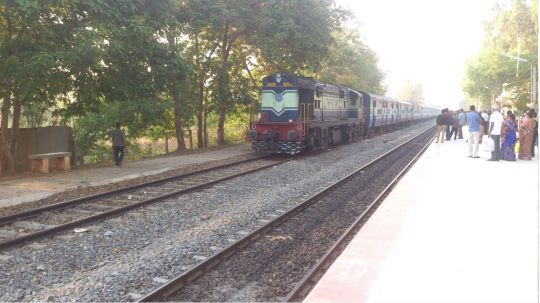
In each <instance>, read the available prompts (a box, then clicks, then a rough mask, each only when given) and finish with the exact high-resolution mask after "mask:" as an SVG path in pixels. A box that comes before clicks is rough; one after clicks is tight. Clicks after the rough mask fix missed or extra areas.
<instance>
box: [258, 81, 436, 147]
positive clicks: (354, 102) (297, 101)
mask: <svg viewBox="0 0 540 303" xmlns="http://www.w3.org/2000/svg"><path fill="white" fill-rule="evenodd" d="M262 82H263V83H262V89H261V108H260V113H259V115H260V116H259V119H258V121H257V122H256V123H254V124H253V125H252V126H251V129H250V131H249V137H250V140H251V143H252V148H253V149H254V150H255V151H256V152H258V153H284V154H292V155H294V154H298V153H300V152H302V151H304V150H308V151H310V150H311V151H316V150H322V149H326V148H327V147H328V146H329V145H332V144H336V143H346V142H351V141H354V140H358V139H360V138H362V137H364V136H368V135H370V134H372V133H374V132H378V131H381V130H384V129H387V128H395V127H399V126H402V125H405V124H410V123H412V122H417V121H421V120H425V119H430V118H433V117H435V116H436V115H437V114H438V109H436V108H433V107H428V106H424V105H420V104H417V103H415V102H412V101H400V100H396V99H393V98H389V97H384V96H377V95H374V94H370V93H367V92H363V91H356V90H354V89H352V88H349V87H346V86H339V85H334V84H329V83H322V82H319V81H316V80H314V79H313V78H309V77H302V76H297V75H293V74H289V73H275V74H272V75H269V76H267V77H265V78H264V79H263V81H262Z"/></svg>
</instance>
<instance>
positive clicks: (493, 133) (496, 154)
mask: <svg viewBox="0 0 540 303" xmlns="http://www.w3.org/2000/svg"><path fill="white" fill-rule="evenodd" d="M503 122H504V117H503V115H502V114H501V113H500V112H499V106H497V105H495V106H493V112H492V113H491V115H490V116H489V133H488V134H489V135H488V136H489V137H490V138H491V139H493V143H495V150H494V151H492V152H491V159H489V160H488V161H499V159H500V157H501V128H502V124H503Z"/></svg>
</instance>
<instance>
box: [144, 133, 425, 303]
mask: <svg viewBox="0 0 540 303" xmlns="http://www.w3.org/2000/svg"><path fill="white" fill-rule="evenodd" d="M432 130H433V128H430V129H427V130H425V131H424V132H422V133H420V134H418V135H416V136H414V137H413V138H411V139H409V140H407V141H406V142H404V143H402V144H400V145H399V146H396V147H394V148H392V149H391V150H389V151H388V152H386V153H384V154H382V155H381V156H379V157H377V158H375V159H374V160H372V161H370V162H368V163H367V164H365V165H363V166H362V167H360V168H358V169H356V170H355V171H353V172H352V173H350V174H348V175H347V176H345V177H344V178H342V179H341V180H339V181H337V182H336V183H334V184H332V185H330V186H328V187H326V188H324V189H322V190H321V191H319V192H318V193H316V194H315V195H313V196H311V197H309V198H308V199H307V200H305V201H304V202H302V203H300V204H298V205H297V206H295V207H293V208H292V209H290V210H289V211H288V212H286V213H283V214H281V215H280V216H278V217H276V218H275V219H273V220H272V221H270V222H268V223H267V224H265V225H263V226H261V227H260V228H258V229H256V230H254V231H252V232H251V233H249V234H247V235H246V236H244V237H243V238H241V239H240V240H238V241H236V242H235V243H233V244H231V245H229V246H227V247H226V248H224V249H223V250H221V251H219V252H217V253H215V254H214V255H212V256H210V257H209V258H208V259H206V260H204V261H202V262H201V263H198V264H196V265H194V266H193V267H191V268H190V269H188V270H187V271H185V272H183V273H182V274H180V275H179V276H177V277H176V278H173V279H172V280H170V281H169V282H167V283H165V284H164V285H162V286H161V287H159V288H157V289H155V290H154V291H152V292H151V293H149V294H147V295H146V296H144V297H143V298H141V299H140V300H139V301H138V302H159V301H160V299H161V298H167V297H168V296H170V295H172V294H173V293H175V292H176V291H178V290H180V289H181V288H182V287H184V285H186V284H187V283H189V282H191V281H194V280H196V279H197V278H198V277H199V276H201V275H202V274H204V273H205V272H207V271H209V270H210V269H212V268H213V267H215V266H217V265H218V264H220V263H221V262H223V261H225V260H227V259H228V258H229V257H231V256H232V255H234V254H235V253H236V252H238V251H239V250H240V249H242V248H243V247H245V246H247V245H248V244H249V243H250V242H252V241H255V240H257V239H259V238H260V237H262V236H263V235H264V234H265V233H266V232H267V231H269V230H270V229H272V228H274V227H275V226H278V225H279V224H281V222H283V221H285V220H287V219H288V218H290V217H292V216H293V215H296V214H297V213H299V212H300V211H302V210H303V209H305V208H307V207H309V206H310V205H312V204H313V203H315V202H316V201H318V200H320V199H321V198H323V197H324V196H326V195H327V194H329V193H331V192H332V191H333V190H334V189H335V188H337V187H339V186H341V185H342V184H343V183H345V182H347V181H349V180H350V179H352V178H354V177H355V176H356V175H358V174H360V172H361V171H363V170H365V169H366V168H368V167H370V166H372V165H374V164H376V163H378V162H380V161H382V160H384V159H385V158H386V157H387V156H388V155H390V154H391V153H393V152H394V151H396V150H398V149H399V148H401V147H403V146H404V145H406V144H408V143H410V142H411V141H413V140H414V139H416V138H418V137H420V136H422V135H423V134H425V133H427V132H429V131H432Z"/></svg>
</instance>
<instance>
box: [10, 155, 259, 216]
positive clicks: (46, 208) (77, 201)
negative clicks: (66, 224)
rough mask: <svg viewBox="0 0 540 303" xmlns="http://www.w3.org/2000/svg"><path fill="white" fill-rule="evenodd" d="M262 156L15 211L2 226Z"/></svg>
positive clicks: (250, 160) (254, 159) (257, 158)
mask: <svg viewBox="0 0 540 303" xmlns="http://www.w3.org/2000/svg"><path fill="white" fill-rule="evenodd" d="M262 158H264V156H259V157H255V158H251V159H245V160H241V161H238V162H233V163H227V164H223V165H218V166H215V167H210V168H205V169H202V170H198V171H193V172H189V173H185V174H181V175H177V176H171V177H166V178H161V179H158V180H153V181H148V182H145V183H140V184H134V185H129V186H126V187H122V188H118V189H114V190H111V191H107V192H103V193H99V194H93V195H88V196H84V197H80V198H75V199H71V200H68V201H63V202H59V203H55V204H50V205H46V206H42V207H38V208H34V209H31V210H27V211H22V212H18V213H14V214H11V215H7V216H3V217H0V226H2V225H6V224H9V223H12V222H15V221H18V220H22V219H27V218H31V217H34V216H36V215H39V214H40V213H43V212H46V211H51V210H55V209H61V208H66V207H69V206H73V205H77V204H81V203H85V202H88V201H91V200H96V199H101V198H105V197H110V196H114V195H116V194H120V193H125V192H129V191H132V190H136V189H140V188H143V187H146V186H152V185H156V184H161V183H165V182H169V181H172V180H175V179H181V178H184V177H189V176H192V175H196V174H199V173H205V172H208V171H212V170H215V169H220V168H226V167H230V166H234V165H238V164H243V163H247V162H252V161H256V160H260V159H262Z"/></svg>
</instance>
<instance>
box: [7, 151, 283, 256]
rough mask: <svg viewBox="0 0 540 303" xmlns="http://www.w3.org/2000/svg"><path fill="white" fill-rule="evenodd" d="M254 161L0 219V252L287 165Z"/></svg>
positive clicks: (275, 160) (277, 159) (279, 159)
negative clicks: (240, 177) (254, 173)
mask: <svg viewBox="0 0 540 303" xmlns="http://www.w3.org/2000/svg"><path fill="white" fill-rule="evenodd" d="M289 160H290V158H284V157H256V158H250V159H245V160H241V161H237V162H233V163H228V164H225V165H220V166H216V167H212V168H207V169H203V170H199V171H194V172H190V173H186V174H181V175H178V176H172V177H167V178H163V179H159V180H154V181H150V182H145V183H141V184H136V185H132V186H128V187H124V188H120V189H116V190H112V191H108V192H104V193H100V194H95V195H90V196H85V197H81V198H77V199H72V200H68V201H64V202H60V203H55V204H51V205H47V206H43V207H39V208H35V209H30V210H27V211H23V212H19V213H15V214H10V215H7V216H3V217H0V249H5V248H7V247H11V246H15V245H19V244H21V243H24V242H27V241H30V240H35V239H37V238H40V237H44V236H49V235H52V234H55V233H57V232H60V231H64V230H67V229H71V228H74V227H78V226H82V225H84V224H88V223H91V222H95V221H98V220H102V219H104V218H106V217H110V216H114V215H118V214H121V213H123V212H127V211H130V210H133V209H136V208H139V207H142V206H144V205H148V204H151V203H156V202H159V201H162V200H164V199H167V198H169V197H172V196H178V195H182V194H185V193H189V192H193V191H196V190H201V189H204V188H207V187H209V186H211V185H214V184H216V183H219V182H223V181H226V180H229V179H232V178H235V177H238V176H242V175H246V174H249V173H253V172H256V171H259V170H262V169H265V168H268V167H272V166H274V165H278V164H281V163H283V162H286V161H289Z"/></svg>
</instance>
